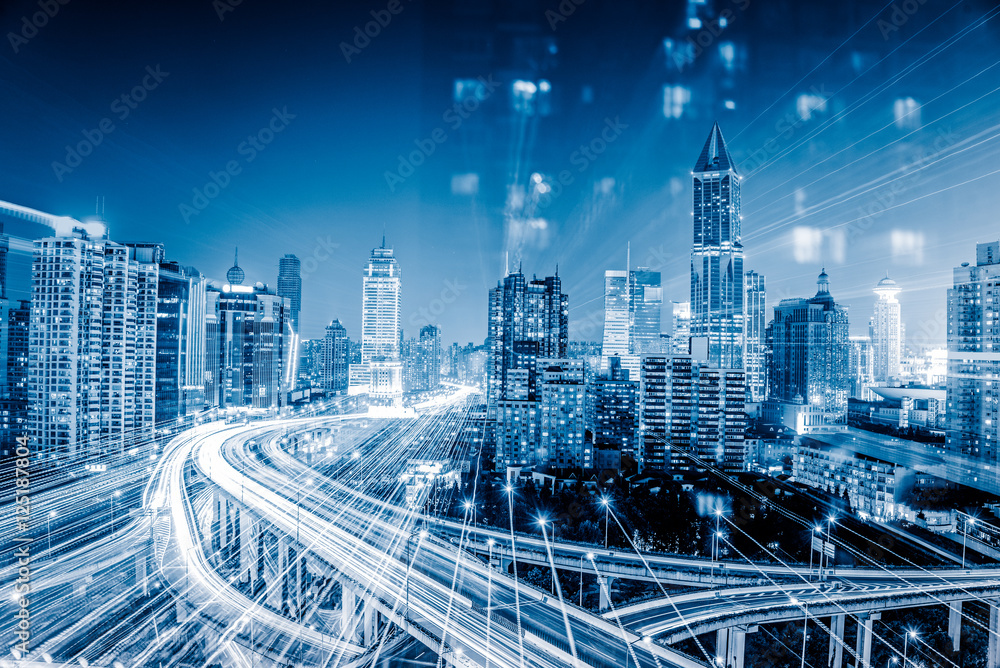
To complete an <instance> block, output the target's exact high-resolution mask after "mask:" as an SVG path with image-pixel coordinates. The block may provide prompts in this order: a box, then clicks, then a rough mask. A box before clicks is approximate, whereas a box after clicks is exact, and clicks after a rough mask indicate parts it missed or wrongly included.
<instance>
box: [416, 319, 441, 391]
mask: <svg viewBox="0 0 1000 668" xmlns="http://www.w3.org/2000/svg"><path fill="white" fill-rule="evenodd" d="M415 357H416V360H415V362H416V364H415V373H414V381H415V382H414V389H417V390H435V389H437V388H438V387H440V386H441V330H440V329H439V328H438V327H435V326H434V325H424V326H423V327H421V328H420V339H418V340H417V343H416V355H415Z"/></svg>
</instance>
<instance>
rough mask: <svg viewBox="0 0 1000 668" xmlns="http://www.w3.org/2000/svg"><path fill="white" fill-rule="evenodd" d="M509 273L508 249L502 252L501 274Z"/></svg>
mask: <svg viewBox="0 0 1000 668" xmlns="http://www.w3.org/2000/svg"><path fill="white" fill-rule="evenodd" d="M509 273H510V251H505V252H504V254H503V275H504V276H506V275H507V274H509Z"/></svg>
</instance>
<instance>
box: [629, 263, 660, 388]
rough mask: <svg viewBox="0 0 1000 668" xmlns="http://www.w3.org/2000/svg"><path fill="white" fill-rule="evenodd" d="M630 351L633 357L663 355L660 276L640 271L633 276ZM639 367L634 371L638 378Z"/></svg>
mask: <svg viewBox="0 0 1000 668" xmlns="http://www.w3.org/2000/svg"><path fill="white" fill-rule="evenodd" d="M629 291H630V293H631V294H630V297H631V299H630V311H631V313H630V315H629V330H630V331H629V335H630V339H631V342H630V350H629V352H630V353H632V354H633V355H645V354H647V353H658V352H660V311H661V310H662V308H663V287H662V285H661V283H660V272H658V271H651V270H650V269H648V268H646V267H636V269H635V270H633V271H630V272H629ZM637 371H638V365H636V368H635V369H634V370H633V371H632V372H633V374H636V375H637Z"/></svg>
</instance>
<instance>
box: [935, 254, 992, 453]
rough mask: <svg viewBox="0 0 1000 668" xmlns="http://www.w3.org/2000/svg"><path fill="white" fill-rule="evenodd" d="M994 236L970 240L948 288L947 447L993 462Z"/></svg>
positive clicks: (949, 449) (948, 449)
mask: <svg viewBox="0 0 1000 668" xmlns="http://www.w3.org/2000/svg"><path fill="white" fill-rule="evenodd" d="M998 302H1000V241H991V242H989V243H981V244H977V245H976V264H975V265H972V266H970V265H969V263H968V262H963V263H962V266H960V267H956V268H955V271H954V277H953V286H952V288H951V289H950V290H948V393H947V408H946V411H947V416H948V418H947V424H948V430H947V439H946V445H945V447H946V449H947V451H948V452H949V453H951V454H955V455H962V456H965V457H968V458H970V459H974V460H977V461H979V462H982V463H983V464H984V465H985V466H996V465H997V463H998V459H1000V458H998V456H997V450H998V448H1000V445H998V442H1000V318H998V317H997V304H998Z"/></svg>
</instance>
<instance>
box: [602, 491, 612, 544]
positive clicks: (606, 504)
mask: <svg viewBox="0 0 1000 668" xmlns="http://www.w3.org/2000/svg"><path fill="white" fill-rule="evenodd" d="M601 505H602V506H604V549H607V548H608V513H609V512H610V510H611V501H610V500H608V497H606V496H602V497H601Z"/></svg>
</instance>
